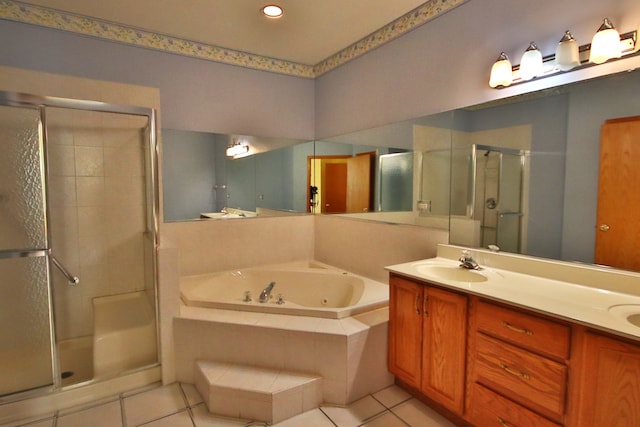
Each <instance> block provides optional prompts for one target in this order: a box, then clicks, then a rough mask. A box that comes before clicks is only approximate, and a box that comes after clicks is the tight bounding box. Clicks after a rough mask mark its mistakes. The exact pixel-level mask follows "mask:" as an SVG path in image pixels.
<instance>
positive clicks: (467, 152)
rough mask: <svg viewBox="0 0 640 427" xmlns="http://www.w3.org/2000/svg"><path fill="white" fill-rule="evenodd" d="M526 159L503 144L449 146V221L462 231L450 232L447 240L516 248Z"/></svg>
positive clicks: (473, 244)
mask: <svg viewBox="0 0 640 427" xmlns="http://www.w3.org/2000/svg"><path fill="white" fill-rule="evenodd" d="M525 160H526V153H525V152H524V151H521V150H514V149H509V148H503V147H494V146H487V145H478V144H472V145H470V146H467V147H462V148H456V149H454V150H453V154H452V167H453V170H454V173H453V174H452V185H451V188H452V191H451V209H452V218H453V216H455V217H456V219H455V220H454V219H452V221H455V225H456V229H457V230H464V232H462V233H456V234H453V236H454V237H453V240H452V241H451V243H452V244H462V245H471V246H475V247H483V248H488V247H490V246H497V247H498V248H500V250H502V251H507V252H520V251H521V247H522V244H523V242H522V236H523V230H522V227H523V208H522V203H523V191H524V190H523V188H524V167H525ZM461 218H462V219H461ZM452 224H453V222H452ZM456 236H460V237H456ZM456 239H457V240H456ZM460 239H464V241H462V240H460Z"/></svg>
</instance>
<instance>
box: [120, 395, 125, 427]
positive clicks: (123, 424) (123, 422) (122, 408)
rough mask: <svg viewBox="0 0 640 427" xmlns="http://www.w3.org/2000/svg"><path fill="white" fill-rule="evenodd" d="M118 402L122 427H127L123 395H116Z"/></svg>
mask: <svg viewBox="0 0 640 427" xmlns="http://www.w3.org/2000/svg"><path fill="white" fill-rule="evenodd" d="M118 401H119V402H120V417H121V419H122V427H127V415H126V414H125V411H124V395H123V393H120V394H119V395H118Z"/></svg>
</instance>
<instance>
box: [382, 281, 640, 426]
mask: <svg viewBox="0 0 640 427" xmlns="http://www.w3.org/2000/svg"><path fill="white" fill-rule="evenodd" d="M389 284H390V300H389V315H390V317H389V370H390V371H391V373H393V374H394V375H395V376H396V377H397V378H398V379H399V380H400V382H401V383H402V384H404V385H406V386H408V388H410V391H411V392H412V393H414V394H415V395H417V396H419V397H426V398H427V399H426V400H429V401H431V402H437V403H438V404H440V406H441V407H442V408H441V409H446V411H444V410H443V411H442V412H443V414H445V415H447V416H451V417H452V419H453V418H456V419H458V420H464V422H466V423H469V424H470V425H473V426H477V427H491V426H495V427H529V426H535V427H562V426H564V427H622V426H624V427H640V342H638V341H635V340H631V339H625V338H623V337H619V336H616V335H613V334H608V333H606V332H603V331H595V330H593V329H591V328H589V327H587V326H585V325H581V324H578V323H576V322H572V321H568V320H563V319H558V318H555V317H551V316H546V315H544V314H541V313H537V312H534V311H532V310H527V309H526V308H520V307H515V306H512V305H509V304H508V303H502V302H499V301H494V300H490V299H487V298H483V297H481V296H478V295H467V294H466V293H465V292H463V291H461V292H456V291H451V290H449V289H448V288H445V287H441V286H438V285H435V284H432V283H431V282H429V281H421V280H418V279H413V278H408V277H406V276H402V275H397V274H395V273H390V280H389Z"/></svg>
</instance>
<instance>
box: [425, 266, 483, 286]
mask: <svg viewBox="0 0 640 427" xmlns="http://www.w3.org/2000/svg"><path fill="white" fill-rule="evenodd" d="M416 270H417V271H418V272H419V273H420V274H424V275H425V276H430V277H433V278H434V279H441V280H446V281H450V282H465V283H471V282H474V283H476V282H486V281H487V278H486V277H485V276H484V275H482V273H480V272H479V271H477V270H467V269H466V268H461V267H457V266H455V267H454V266H451V267H447V266H444V265H420V266H417V267H416Z"/></svg>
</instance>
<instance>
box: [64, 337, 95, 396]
mask: <svg viewBox="0 0 640 427" xmlns="http://www.w3.org/2000/svg"><path fill="white" fill-rule="evenodd" d="M58 355H59V357H60V374H61V376H62V385H63V386H68V385H72V384H78V383H81V382H85V381H89V380H91V379H93V336H91V335H89V336H86V337H80V338H72V339H68V340H64V341H60V342H59V343H58Z"/></svg>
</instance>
